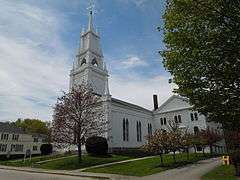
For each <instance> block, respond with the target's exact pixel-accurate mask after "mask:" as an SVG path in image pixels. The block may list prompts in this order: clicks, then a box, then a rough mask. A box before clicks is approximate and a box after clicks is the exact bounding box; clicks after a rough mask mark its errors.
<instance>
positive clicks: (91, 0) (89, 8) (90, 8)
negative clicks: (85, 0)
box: [87, 0, 95, 14]
mask: <svg viewBox="0 0 240 180" xmlns="http://www.w3.org/2000/svg"><path fill="white" fill-rule="evenodd" d="M94 7H95V6H94V3H93V0H89V7H88V8H87V10H89V11H90V14H93V11H94Z"/></svg>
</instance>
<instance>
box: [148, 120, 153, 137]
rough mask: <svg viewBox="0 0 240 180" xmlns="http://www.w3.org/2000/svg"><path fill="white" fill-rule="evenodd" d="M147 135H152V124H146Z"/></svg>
mask: <svg viewBox="0 0 240 180" xmlns="http://www.w3.org/2000/svg"><path fill="white" fill-rule="evenodd" d="M148 135H149V136H151V135H152V124H150V123H149V124H148Z"/></svg>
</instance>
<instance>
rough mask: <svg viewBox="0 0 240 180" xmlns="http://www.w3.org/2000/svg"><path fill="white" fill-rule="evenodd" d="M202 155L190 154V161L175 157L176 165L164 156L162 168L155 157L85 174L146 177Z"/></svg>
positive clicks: (169, 157) (158, 159) (198, 158)
mask: <svg viewBox="0 0 240 180" xmlns="http://www.w3.org/2000/svg"><path fill="white" fill-rule="evenodd" d="M204 158H206V157H203V155H202V154H198V156H197V157H195V154H190V160H189V161H188V160H187V155H186V154H178V155H177V163H176V164H175V163H174V161H173V158H172V156H171V155H165V157H164V167H161V163H160V157H158V156H156V157H153V158H149V159H144V160H138V161H134V162H128V163H123V164H116V165H112V166H107V167H102V168H93V169H88V170H86V171H87V172H96V173H110V174H122V175H132V176H146V175H151V174H155V173H158V172H161V171H164V170H167V169H170V168H175V167H177V166H183V165H185V164H188V163H194V162H196V161H199V160H201V159H204Z"/></svg>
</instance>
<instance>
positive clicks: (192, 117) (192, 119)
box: [190, 113, 194, 121]
mask: <svg viewBox="0 0 240 180" xmlns="http://www.w3.org/2000/svg"><path fill="white" fill-rule="evenodd" d="M190 116H191V121H194V116H193V113H191V114H190Z"/></svg>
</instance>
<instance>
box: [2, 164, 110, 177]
mask: <svg viewBox="0 0 240 180" xmlns="http://www.w3.org/2000/svg"><path fill="white" fill-rule="evenodd" d="M0 169H3V170H13V171H22V172H29V173H39V174H54V175H65V176H75V177H83V178H84V177H86V178H93V179H101V180H109V179H110V177H107V176H104V175H103V176H100V175H99V174H94V173H84V174H80V173H73V172H68V171H61V172H60V171H50V170H43V169H37V168H31V169H30V168H19V167H10V166H0Z"/></svg>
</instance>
